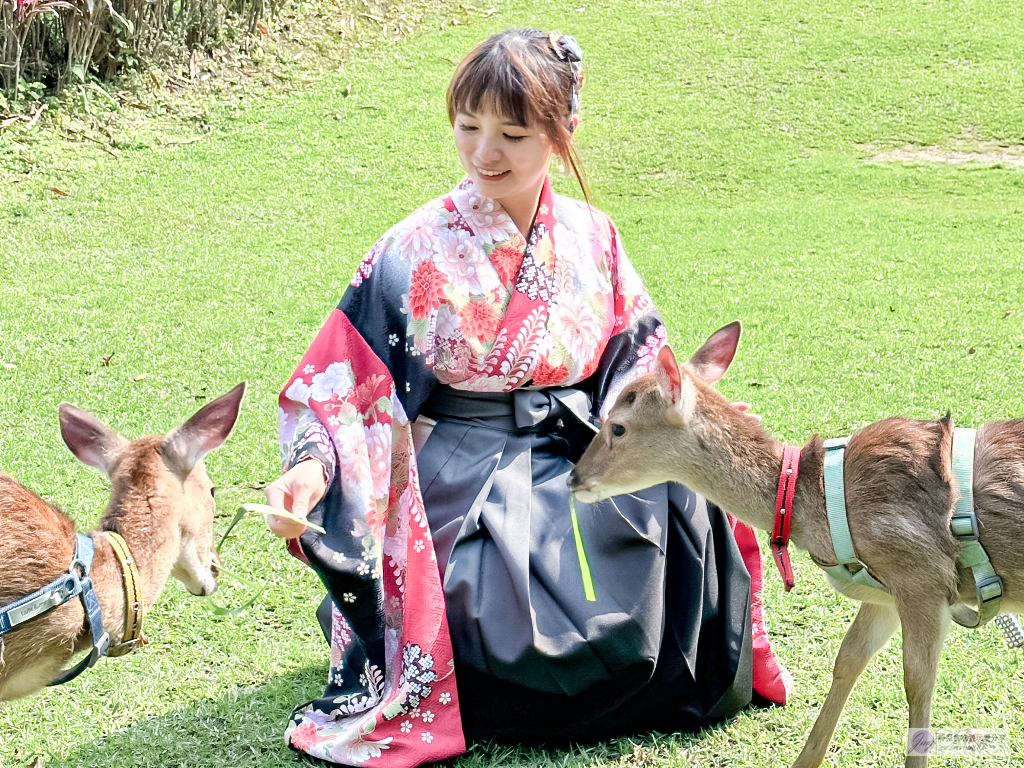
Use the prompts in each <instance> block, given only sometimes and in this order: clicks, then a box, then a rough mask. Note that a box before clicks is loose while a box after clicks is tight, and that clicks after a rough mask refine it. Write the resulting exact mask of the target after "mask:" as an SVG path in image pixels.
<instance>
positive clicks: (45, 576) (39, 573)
mask: <svg viewBox="0 0 1024 768" xmlns="http://www.w3.org/2000/svg"><path fill="white" fill-rule="evenodd" d="M244 393H245V383H244V382H243V383H242V384H239V385H238V386H236V387H235V388H234V389H232V390H231V391H230V392H228V393H227V394H226V395H223V396H221V397H219V398H217V399H216V400H213V401H211V402H210V403H207V404H206V405H205V406H203V407H202V408H201V409H199V411H198V412H197V413H196V414H195V415H194V416H192V418H191V419H189V420H188V421H187V422H185V424H183V425H182V426H180V427H178V428H177V429H175V430H173V431H172V432H170V433H169V434H167V435H166V436H164V435H149V436H145V437H140V438H138V439H137V440H133V441H130V442H129V441H128V440H126V439H124V438H123V437H121V436H120V435H119V434H117V433H116V432H114V431H113V430H111V429H109V428H108V427H106V426H105V425H104V424H102V423H101V422H100V421H99V420H98V419H96V418H95V417H94V416H92V415H91V414H89V413H88V412H86V411H83V410H81V409H79V408H76V407H75V406H73V405H68V404H67V403H62V404H61V405H60V409H59V412H60V430H61V436H62V437H63V438H64V442H65V443H67V446H68V447H69V448H70V449H71V452H72V453H74V454H75V456H77V457H78V458H79V459H80V460H81V461H83V462H84V463H86V464H88V465H90V466H93V467H96V468H98V469H100V470H102V471H103V472H104V473H105V474H106V475H107V477H109V478H110V484H111V493H110V502H109V503H108V504H107V508H106V511H105V512H104V513H103V516H102V518H101V519H100V522H99V526H98V527H97V528H96V529H95V530H94V531H92V532H91V533H90V534H89V537H90V538H91V539H92V542H93V544H94V547H95V557H94V560H93V563H92V568H91V570H90V574H89V576H90V578H91V579H92V582H93V585H94V588H95V592H96V595H97V597H98V598H99V602H100V606H101V607H102V615H103V626H104V628H105V629H106V631H107V632H109V634H110V637H111V638H112V639H114V638H117V639H119V638H120V637H121V630H122V628H123V627H124V626H125V625H126V619H127V616H126V614H127V613H128V611H126V588H127V583H126V582H127V581H128V580H129V577H127V576H123V575H122V568H121V566H120V565H119V561H118V558H117V557H116V556H115V552H114V550H113V549H112V544H111V539H110V537H109V536H108V535H106V533H105V532H107V531H114V532H116V533H119V534H120V535H121V536H122V537H123V539H124V541H125V542H126V543H127V545H128V549H129V550H130V553H131V557H130V559H133V560H134V561H135V564H136V566H137V573H138V576H139V577H140V578H139V581H140V585H141V596H142V601H141V602H142V604H143V605H142V607H143V609H148V608H150V607H152V605H153V604H154V603H155V602H156V600H157V597H158V596H159V595H160V592H161V591H162V590H163V587H164V584H165V583H166V582H167V578H168V577H169V576H174V577H175V578H177V579H178V580H179V581H181V582H182V583H183V584H184V585H185V587H186V589H188V591H189V592H191V593H192V594H194V595H209V594H212V593H213V591H214V590H215V589H216V588H217V583H216V576H217V572H218V571H217V569H218V565H219V559H218V557H217V553H216V551H215V549H214V547H213V517H214V502H213V491H214V488H213V485H212V483H211V482H210V478H209V477H208V476H207V474H206V469H205V467H204V465H203V456H204V455H205V454H206V453H208V452H209V451H212V450H213V449H214V448H216V447H217V446H219V445H220V444H221V443H223V442H224V440H225V439H226V438H227V436H228V433H230V432H231V429H232V427H234V425H235V421H236V419H237V418H238V410H239V406H240V405H241V402H242V396H243V394H244ZM0 525H2V529H0V563H2V564H3V565H2V566H0V567H2V577H0V607H3V606H7V605H9V604H11V603H13V602H14V601H17V600H19V599H20V598H23V597H24V596H26V595H30V594H32V593H33V592H35V591H36V590H38V589H40V588H41V587H43V586H44V585H46V584H48V583H49V582H51V581H52V580H54V579H56V578H57V577H58V576H59V575H60V574H61V573H64V572H67V571H68V568H69V566H70V564H71V561H72V557H73V555H74V552H75V539H76V533H75V523H74V521H72V520H71V518H70V517H68V516H67V515H66V514H64V513H63V512H61V511H60V510H59V509H57V508H56V507H54V506H52V505H50V504H48V503H46V502H45V501H43V500H42V499H41V498H39V497H38V496H36V495H35V494H34V493H32V492H31V491H29V490H28V489H27V488H25V487H24V486H23V485H21V484H19V483H18V482H17V481H16V480H14V478H12V477H10V476H9V475H6V474H4V473H2V472H0ZM140 624H141V614H140ZM115 642H116V641H115ZM91 645H92V639H91V633H90V630H89V628H88V625H87V624H86V621H85V611H84V609H83V605H82V600H80V599H77V598H75V599H73V600H70V601H69V602H66V603H64V604H63V605H61V606H60V607H58V608H56V609H54V610H51V611H50V612H49V613H45V614H43V615H40V616H38V617H36V618H32V619H30V620H28V621H25V622H24V623H23V624H20V625H18V626H15V627H14V628H13V629H11V630H10V631H8V632H7V633H6V634H3V635H0V701H9V700H12V699H17V698H20V697H22V696H27V695H29V694H31V693H34V692H35V691H37V690H39V689H40V688H42V687H43V686H45V685H47V684H48V683H50V682H51V681H53V680H54V679H55V678H56V677H57V676H58V674H59V673H60V672H61V669H62V668H63V667H64V664H65V663H66V662H67V661H68V660H69V659H70V658H71V657H72V655H74V653H75V652H76V651H80V650H84V649H86V648H89V647H90V646H91Z"/></svg>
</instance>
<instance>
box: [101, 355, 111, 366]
mask: <svg viewBox="0 0 1024 768" xmlns="http://www.w3.org/2000/svg"><path fill="white" fill-rule="evenodd" d="M113 356H114V353H113V352H111V353H110V354H109V355H104V356H103V357H102V358H101V359H100V363H101V364H102V365H110V358H112V357H113Z"/></svg>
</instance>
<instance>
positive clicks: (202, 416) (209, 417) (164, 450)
mask: <svg viewBox="0 0 1024 768" xmlns="http://www.w3.org/2000/svg"><path fill="white" fill-rule="evenodd" d="M243 395H245V382H244V381H243V382H242V383H241V384H238V385H237V386H236V387H235V388H234V389H232V390H231V391H230V392H228V393H227V394H226V395H221V396H220V397H218V398H217V399H216V400H213V401H212V402H209V403H207V404H206V405H204V406H203V407H202V408H200V409H199V410H198V411H196V414H195V415H194V416H193V417H192V418H191V419H189V420H188V421H186V422H185V423H184V424H182V425H181V426H180V427H178V428H177V429H175V430H174V431H173V432H171V433H169V434H168V435H167V437H165V438H164V442H163V445H162V446H161V447H160V453H161V455H162V456H163V458H164V463H165V464H167V466H168V468H169V469H170V470H171V471H172V472H174V473H175V474H176V475H178V477H180V478H181V480H182V482H184V480H185V478H186V477H188V475H189V473H190V472H191V471H192V467H194V466H195V465H196V462H197V461H199V460H200V459H201V458H203V456H205V455H206V454H208V453H209V452H210V451H212V450H213V449H214V448H216V447H218V446H219V445H220V444H221V443H223V442H224V441H225V440H227V437H228V435H229V434H230V433H231V429H232V428H233V427H234V426H235V421H236V420H237V419H238V410H239V408H240V407H241V405H242V396H243Z"/></svg>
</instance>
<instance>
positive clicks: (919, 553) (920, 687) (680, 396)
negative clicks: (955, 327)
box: [570, 322, 1024, 768]
mask: <svg viewBox="0 0 1024 768" xmlns="http://www.w3.org/2000/svg"><path fill="white" fill-rule="evenodd" d="M739 336H740V324H739V322H734V323H731V324H729V325H727V326H725V327H724V328H721V329H720V330H718V331H717V332H715V333H714V334H713V335H712V336H711V337H710V338H709V339H708V341H707V342H706V343H705V344H704V345H703V346H702V347H701V348H700V349H699V350H698V351H697V352H696V353H695V354H694V355H693V357H692V358H690V360H689V361H688V363H686V364H683V365H682V366H680V365H678V364H677V363H676V359H675V356H674V355H673V353H672V351H671V349H669V348H668V347H665V348H664V349H662V350H661V352H660V354H659V355H658V359H657V363H656V369H655V371H656V372H655V375H654V376H648V377H644V378H642V379H639V380H638V381H636V382H634V383H632V384H631V385H629V386H628V387H626V388H625V389H624V390H623V391H622V392H621V393H620V394H619V396H618V399H617V400H616V402H615V404H614V406H613V407H612V409H611V411H610V412H609V414H608V418H607V419H606V421H605V423H604V425H603V426H602V428H601V431H600V433H599V434H598V435H597V436H596V437H595V438H594V440H593V442H592V443H591V445H590V447H589V449H588V450H587V452H586V453H585V454H584V455H583V457H582V458H581V459H580V461H579V463H578V464H577V466H576V468H575V470H574V471H573V473H572V475H571V477H570V486H571V487H572V489H573V491H574V492H575V493H576V495H577V497H578V498H579V499H580V500H581V501H585V502H591V503H593V502H596V501H598V500H601V499H605V498H608V497H610V496H614V495H617V494H623V493H631V492H634V491H637V490H639V489H641V488H645V487H648V486H651V485H655V484H658V483H662V482H666V481H676V482H680V483H683V484H684V485H686V486H688V487H689V488H691V489H693V490H695V491H697V492H699V493H701V494H703V495H704V496H706V497H707V498H708V499H709V500H711V501H712V502H714V503H715V504H717V505H719V506H720V507H721V508H723V509H727V510H729V511H730V512H731V513H732V514H734V515H736V516H737V517H738V518H739V519H741V520H743V521H744V522H746V523H748V524H749V525H752V526H754V527H756V528H761V529H765V530H769V531H771V530H772V529H773V524H774V520H775V509H776V498H777V495H778V492H779V486H780V465H781V463H782V459H783V451H784V446H783V445H782V444H781V443H779V442H778V441H776V440H774V439H773V438H772V437H770V436H769V435H768V433H767V432H765V431H764V429H762V428H761V426H760V425H759V424H758V423H757V421H756V420H754V419H751V418H749V417H748V416H745V415H743V414H742V413H741V412H740V411H738V410H737V409H736V408H734V407H733V405H732V404H731V403H730V402H729V401H728V400H727V399H726V398H725V397H724V396H723V395H721V394H719V393H718V392H717V391H716V390H714V389H713V388H712V386H711V385H712V384H713V383H714V382H715V381H717V380H718V379H719V378H721V376H722V375H723V374H724V373H725V371H726V369H727V368H728V366H729V364H730V363H731V362H732V359H733V356H734V355H735V352H736V346H737V344H738V342H739ZM952 432H953V424H952V421H951V419H950V418H949V417H948V416H947V417H946V418H943V419H939V420H934V421H918V420H914V419H908V418H888V419H883V420H882V421H878V422H875V423H873V424H870V425H868V426H866V427H864V428H863V429H861V430H859V431H857V432H856V433H854V434H853V435H852V436H851V438H850V440H849V443H848V445H847V448H846V461H845V468H844V470H843V474H844V477H845V496H846V511H847V519H848V522H849V528H850V532H851V536H852V540H853V545H854V547H855V548H856V552H857V556H858V557H859V559H860V561H861V562H862V563H864V564H865V565H866V566H867V569H868V571H869V572H870V573H871V575H872V576H874V577H875V578H876V579H877V580H878V581H879V582H881V584H882V585H884V589H885V591H884V592H883V591H878V590H873V589H870V588H867V587H863V586H861V585H859V584H843V583H841V582H837V581H835V580H833V579H832V578H831V577H828V578H829V581H830V583H832V585H833V586H834V587H836V588H837V589H840V591H842V592H843V593H844V594H847V595H848V596H849V597H852V598H854V599H856V600H860V601H862V603H861V607H860V610H859V612H858V613H857V616H856V618H855V619H854V621H853V624H852V625H851V626H850V628H849V630H848V631H847V633H846V636H845V637H844V639H843V642H842V645H841V647H840V649H839V653H838V655H837V657H836V660H835V665H834V670H833V681H832V687H831V689H830V690H829V693H828V696H827V697H826V699H825V703H824V705H823V706H822V709H821V712H820V713H819V715H818V719H817V721H816V722H815V723H814V726H813V728H812V729H811V732H810V735H809V736H808V739H807V743H806V744H805V745H804V748H803V750H802V751H801V752H800V755H799V756H798V757H797V759H796V762H794V763H793V767H794V768H812V767H813V766H817V765H820V764H821V762H822V760H823V759H824V757H825V753H826V750H827V748H828V744H829V741H830V740H831V738H832V735H833V733H834V731H835V728H836V723H837V722H838V720H839V716H840V714H841V712H842V709H843V706H844V705H845V703H846V699H847V697H848V696H849V694H850V691H851V690H852V689H853V686H854V683H855V682H856V681H857V678H858V677H859V676H860V674H861V672H862V671H863V670H864V668H865V667H866V666H867V663H868V662H869V661H870V659H871V658H872V657H873V656H874V655H875V654H876V653H877V652H878V651H879V650H880V649H881V648H882V647H883V646H884V645H885V644H886V643H887V642H888V641H889V639H890V638H891V637H892V635H893V633H894V632H895V631H896V629H897V627H900V626H901V625H902V628H903V679H904V689H905V692H906V696H907V702H908V704H909V707H910V717H909V723H910V728H927V727H928V725H929V717H930V711H931V699H932V692H933V689H934V687H935V678H936V669H937V664H938V659H939V655H940V653H941V649H942V645H943V641H944V639H945V635H946V632H947V630H948V628H949V621H950V612H951V606H956V607H958V608H962V607H963V606H966V605H970V604H974V603H976V593H975V585H974V577H973V575H972V572H971V571H970V570H968V569H965V568H963V567H961V566H959V565H958V564H957V556H958V554H959V551H960V548H961V546H962V545H961V544H960V542H959V541H958V540H957V539H956V538H954V536H953V535H952V533H951V531H950V522H951V517H952V513H953V508H954V505H955V503H956V500H957V495H958V493H957V490H956V485H955V484H954V483H952V482H951V469H950V463H951V452H952V449H951V441H952ZM823 456H824V448H823V441H822V440H821V439H820V438H819V437H818V436H817V435H815V436H814V437H812V438H811V439H810V440H809V441H808V442H807V444H806V445H805V446H804V447H803V449H802V456H801V458H800V463H799V471H798V473H797V480H796V485H795V497H794V499H793V502H792V505H791V506H792V509H791V510H790V513H791V518H790V521H791V522H790V524H791V531H790V532H791V538H792V541H793V543H794V544H796V546H798V547H800V548H801V549H804V550H806V551H807V552H808V553H809V554H810V557H811V559H812V560H813V561H814V562H815V563H816V564H817V565H819V566H821V567H823V568H824V567H830V566H834V565H836V564H837V557H836V554H835V549H834V548H833V543H832V537H831V534H830V529H829V523H828V519H827V515H826V508H825V497H824V483H823V462H824V458H823ZM973 489H974V508H975V513H976V515H977V521H978V528H979V529H980V539H981V543H982V545H983V546H984V548H985V549H986V550H987V552H988V555H989V557H990V559H991V563H992V566H993V567H994V569H995V572H996V574H998V575H999V576H1000V577H1001V578H1002V581H1003V596H1002V610H1004V611H1012V612H1019V611H1020V610H1021V608H1024V605H1022V595H1024V593H1022V588H1024V570H1022V566H1024V558H1022V557H1021V546H1022V543H1024V419H1017V420H1012V421H995V422H990V423H987V424H985V425H983V426H982V427H980V428H979V429H978V432H977V438H976V443H975V462H974V481H973ZM909 752H911V750H908V753H909ZM926 764H927V755H926V754H925V755H923V756H921V755H916V754H908V756H907V758H906V766H907V768H911V767H912V766H913V767H915V768H922V767H923V766H925V765H926Z"/></svg>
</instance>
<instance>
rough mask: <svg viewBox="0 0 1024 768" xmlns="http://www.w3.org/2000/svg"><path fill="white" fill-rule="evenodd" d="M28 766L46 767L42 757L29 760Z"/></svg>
mask: <svg viewBox="0 0 1024 768" xmlns="http://www.w3.org/2000/svg"><path fill="white" fill-rule="evenodd" d="M28 768H46V763H44V762H43V758H41V757H37V758H36V759H35V760H33V761H32V762H31V764H30V765H29V766H28Z"/></svg>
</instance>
